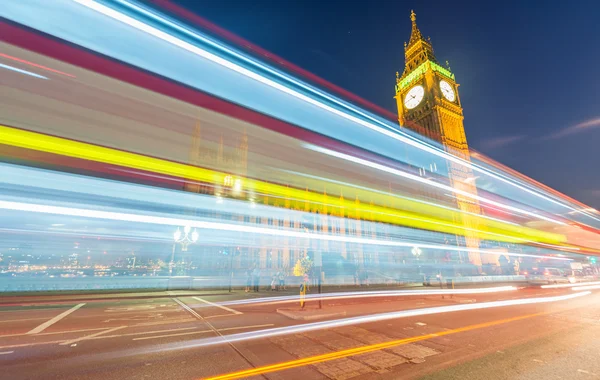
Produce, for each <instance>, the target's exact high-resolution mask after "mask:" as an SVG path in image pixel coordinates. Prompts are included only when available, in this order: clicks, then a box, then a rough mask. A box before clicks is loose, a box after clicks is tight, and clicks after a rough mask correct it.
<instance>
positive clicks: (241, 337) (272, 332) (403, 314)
mask: <svg viewBox="0 0 600 380" xmlns="http://www.w3.org/2000/svg"><path fill="white" fill-rule="evenodd" d="M589 294H591V292H589V291H585V292H578V293H572V294H567V295H562V296H554V297H538V298H522V299H516V300H506V301H494V302H483V303H474V304H461V305H451V306H438V307H431V308H421V309H411V310H403V311H395V312H388V313H380V314H373V315H364V316H359V317H351V318H343V319H336V320H332V321H323V322H312V323H305V324H301V325H293V326H285V327H276V328H272V329H266V330H258V331H249V332H245V333H239V334H231V335H226V336H223V337H214V338H206V339H200V340H196V341H191V342H184V343H177V344H166V345H163V346H158V347H155V348H154V349H152V350H149V351H147V353H150V352H162V351H164V350H169V349H178V350H179V349H187V348H194V349H196V348H199V347H208V346H215V345H220V344H225V343H235V342H243V341H249V340H256V339H265V338H272V337H275V336H282V335H290V334H301V333H305V332H309V331H317V330H324V329H332V328H338V327H344V326H352V325H357V324H364V323H374V322H381V321H387V320H392V319H400V318H409V317H417V316H422V315H437V314H444V313H453V312H459V311H468V310H482V309H491V308H499V307H509V306H520V305H534V304H543V303H552V302H559V301H566V300H571V299H574V298H579V297H583V296H587V295H589Z"/></svg>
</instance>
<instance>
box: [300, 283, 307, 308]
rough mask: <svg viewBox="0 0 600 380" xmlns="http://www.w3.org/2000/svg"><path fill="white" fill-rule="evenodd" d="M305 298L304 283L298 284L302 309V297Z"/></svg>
mask: <svg viewBox="0 0 600 380" xmlns="http://www.w3.org/2000/svg"><path fill="white" fill-rule="evenodd" d="M305 296H306V283H304V282H303V283H302V284H300V307H301V308H302V309H304V303H305V302H304V297H305Z"/></svg>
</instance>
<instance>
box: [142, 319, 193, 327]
mask: <svg viewBox="0 0 600 380" xmlns="http://www.w3.org/2000/svg"><path fill="white" fill-rule="evenodd" d="M195 320H196V319H194V318H184V319H173V320H166V321H157V322H143V323H136V324H135V325H133V326H155V325H169V324H171V323H185V322H193V321H195Z"/></svg>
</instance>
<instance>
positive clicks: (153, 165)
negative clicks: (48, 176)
mask: <svg viewBox="0 0 600 380" xmlns="http://www.w3.org/2000/svg"><path fill="white" fill-rule="evenodd" d="M0 143H2V144H6V145H11V146H15V147H21V148H26V149H31V150H38V151H43V152H49V153H53V154H58V155H61V156H68V157H74V158H80V159H85V160H91V161H96V162H102V163H107V164H111V165H118V166H126V167H129V168H134V169H139V170H145V171H151V172H154V173H160V174H167V175H170V176H176V177H181V178H186V179H191V180H194V181H201V182H208V183H210V184H212V183H222V182H223V180H224V178H225V177H226V176H227V173H223V172H218V171H214V170H209V169H205V168H199V167H195V166H191V165H186V164H181V163H177V162H170V161H167V160H161V159H157V158H154V157H148V156H143V155H140V154H135V153H130V152H124V151H119V150H116V149H110V148H106V147H102V146H96V145H92V144H87V143H82V142H78V141H73V140H68V139H63V138H58V137H54V136H47V135H43V134H40V133H35V132H31V131H25V130H19V129H16V128H11V127H8V126H2V125H0ZM436 185H437V184H436ZM245 186H246V187H247V188H249V189H250V190H251V191H255V192H257V193H259V194H263V195H269V196H275V197H282V196H285V197H287V198H291V199H296V200H302V201H305V202H306V201H310V202H311V203H313V204H315V205H317V207H320V208H323V207H326V206H336V205H346V206H348V207H355V204H354V203H353V202H352V201H349V200H341V201H340V200H338V199H336V198H335V197H331V196H323V195H320V194H316V193H314V192H309V191H303V190H299V189H294V188H290V187H286V186H282V185H278V184H275V183H265V182H263V181H258V180H252V179H248V178H247V179H246V180H245ZM440 186H442V185H440ZM444 189H445V187H444ZM324 200H329V201H330V202H331V204H328V203H323V201H324ZM406 201H407V202H412V201H409V200H406ZM412 203H416V202H412ZM507 207H509V206H507ZM361 211H365V212H370V213H373V214H374V215H375V219H374V220H375V221H381V222H386V223H393V224H401V225H406V226H410V227H415V228H422V229H427V230H433V231H438V232H445V233H457V234H464V231H465V230H468V229H467V228H466V227H464V226H463V225H461V224H460V223H456V222H455V223H440V222H439V221H436V219H434V218H432V217H427V216H425V215H421V216H419V217H415V214H412V213H407V212H404V211H401V210H395V209H389V208H384V207H380V206H375V205H371V206H369V207H368V208H366V209H361ZM437 214H438V215H439V216H442V217H444V219H446V220H452V219H453V216H454V215H456V213H451V212H447V211H446V210H444V209H441V208H439V209H438V212H437ZM477 220H480V221H481V225H482V226H485V227H486V229H487V231H482V230H478V229H470V230H472V231H475V232H476V233H478V234H479V237H481V238H482V239H489V240H500V241H504V240H505V241H509V242H527V243H537V242H540V243H541V242H544V243H554V244H552V245H551V246H552V247H553V248H565V249H570V248H569V247H565V246H559V245H557V244H560V243H563V242H564V240H565V238H564V236H561V235H559V234H554V233H548V232H545V231H539V230H534V229H531V228H526V227H520V226H513V225H511V224H507V223H497V222H493V221H485V219H483V218H478V219H477ZM484 223H487V225H485V224H484ZM499 231H504V233H499ZM507 233H512V234H513V235H508V234H507Z"/></svg>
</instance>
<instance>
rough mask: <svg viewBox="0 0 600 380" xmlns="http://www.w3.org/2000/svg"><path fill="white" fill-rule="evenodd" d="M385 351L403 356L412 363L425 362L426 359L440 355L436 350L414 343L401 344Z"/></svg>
mask: <svg viewBox="0 0 600 380" xmlns="http://www.w3.org/2000/svg"><path fill="white" fill-rule="evenodd" d="M387 350H388V351H391V352H393V353H394V354H397V355H400V356H403V357H405V358H407V359H409V360H410V361H411V362H413V363H417V362H418V363H422V362H424V361H425V358H426V357H428V356H433V355H437V354H439V353H440V352H439V351H438V350H434V349H433V348H429V347H426V346H422V345H420V344H416V343H411V344H403V345H400V346H396V347H392V348H389V349H387Z"/></svg>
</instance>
